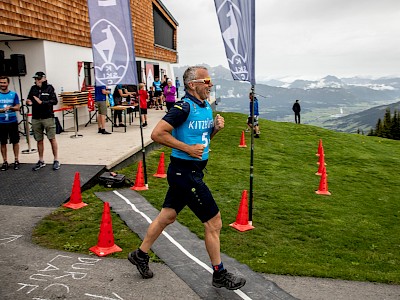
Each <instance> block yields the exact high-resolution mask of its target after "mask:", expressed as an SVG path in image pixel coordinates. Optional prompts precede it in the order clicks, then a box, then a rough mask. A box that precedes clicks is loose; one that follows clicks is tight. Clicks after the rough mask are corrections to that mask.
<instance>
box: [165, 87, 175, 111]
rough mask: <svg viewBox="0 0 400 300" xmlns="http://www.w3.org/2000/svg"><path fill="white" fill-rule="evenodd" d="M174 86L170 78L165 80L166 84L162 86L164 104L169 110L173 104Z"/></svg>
mask: <svg viewBox="0 0 400 300" xmlns="http://www.w3.org/2000/svg"><path fill="white" fill-rule="evenodd" d="M175 92H176V88H175V87H174V86H173V85H172V79H168V80H167V86H166V87H164V97H165V106H166V107H167V111H169V110H170V109H171V108H172V107H173V106H174V104H175V101H176V98H175Z"/></svg>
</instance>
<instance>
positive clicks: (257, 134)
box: [246, 93, 260, 138]
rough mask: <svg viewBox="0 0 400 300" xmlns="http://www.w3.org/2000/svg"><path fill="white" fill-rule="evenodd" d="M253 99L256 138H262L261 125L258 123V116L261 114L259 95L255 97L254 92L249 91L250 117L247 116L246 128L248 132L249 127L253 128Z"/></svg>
mask: <svg viewBox="0 0 400 300" xmlns="http://www.w3.org/2000/svg"><path fill="white" fill-rule="evenodd" d="M253 99H254V130H253V133H254V137H255V138H260V125H258V118H259V116H260V113H259V112H258V99H257V97H254V96H253V94H252V93H249V100H250V102H249V106H250V113H249V117H248V118H247V126H248V128H247V129H246V132H247V131H248V129H252V127H253V122H252V118H251V115H252V113H253Z"/></svg>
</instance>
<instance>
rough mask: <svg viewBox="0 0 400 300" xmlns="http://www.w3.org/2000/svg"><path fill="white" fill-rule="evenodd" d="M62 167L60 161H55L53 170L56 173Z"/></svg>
mask: <svg viewBox="0 0 400 300" xmlns="http://www.w3.org/2000/svg"><path fill="white" fill-rule="evenodd" d="M60 166H61V164H60V162H59V161H58V160H55V161H54V162H53V170H54V171H56V170H58V169H60Z"/></svg>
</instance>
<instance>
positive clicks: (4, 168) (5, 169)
mask: <svg viewBox="0 0 400 300" xmlns="http://www.w3.org/2000/svg"><path fill="white" fill-rule="evenodd" d="M1 170H2V171H7V170H8V162H6V161H5V162H3V164H2V165H1Z"/></svg>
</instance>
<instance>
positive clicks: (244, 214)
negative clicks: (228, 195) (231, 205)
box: [229, 190, 254, 232]
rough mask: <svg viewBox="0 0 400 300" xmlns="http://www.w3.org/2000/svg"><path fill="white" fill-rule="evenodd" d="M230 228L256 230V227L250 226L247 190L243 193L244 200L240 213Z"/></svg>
mask: <svg viewBox="0 0 400 300" xmlns="http://www.w3.org/2000/svg"><path fill="white" fill-rule="evenodd" d="M229 226H231V227H233V228H235V229H237V230H239V231H242V232H243V231H247V230H251V229H254V226H252V225H250V224H249V209H248V206H247V190H243V192H242V200H241V201H240V206H239V211H238V214H237V216H236V221H235V222H234V223H232V224H229Z"/></svg>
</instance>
